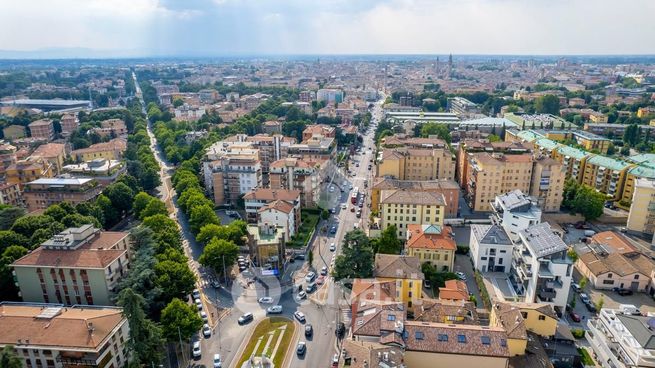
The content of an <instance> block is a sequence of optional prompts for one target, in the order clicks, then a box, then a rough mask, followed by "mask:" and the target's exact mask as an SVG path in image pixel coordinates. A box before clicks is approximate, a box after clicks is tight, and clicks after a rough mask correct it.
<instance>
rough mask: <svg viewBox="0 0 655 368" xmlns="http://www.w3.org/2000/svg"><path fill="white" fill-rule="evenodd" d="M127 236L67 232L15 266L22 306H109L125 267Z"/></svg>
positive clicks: (88, 227)
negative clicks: (26, 303) (30, 304)
mask: <svg viewBox="0 0 655 368" xmlns="http://www.w3.org/2000/svg"><path fill="white" fill-rule="evenodd" d="M129 236H130V234H129V233H125V232H114V231H101V230H99V229H96V228H94V227H93V226H92V225H83V226H81V227H77V228H68V229H66V230H64V231H62V232H61V233H59V234H57V235H55V236H53V237H52V238H50V239H49V240H46V241H45V242H43V243H42V244H41V246H40V247H38V248H37V249H35V250H33V251H32V252H31V253H29V254H27V255H25V256H23V257H22V258H20V259H18V260H16V261H15V262H14V263H12V264H11V266H12V267H13V269H14V277H15V280H16V285H17V286H18V288H19V290H20V295H21V297H22V298H23V300H24V301H28V302H37V303H51V302H56V303H60V304H66V305H74V304H86V305H111V304H113V297H114V296H115V292H116V287H117V286H118V283H119V282H120V280H121V279H122V278H123V277H124V276H125V275H126V274H127V270H128V269H129V264H130V248H131V244H130V239H129Z"/></svg>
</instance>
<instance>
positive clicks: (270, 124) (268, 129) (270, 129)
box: [262, 120, 282, 134]
mask: <svg viewBox="0 0 655 368" xmlns="http://www.w3.org/2000/svg"><path fill="white" fill-rule="evenodd" d="M262 130H263V131H264V134H280V133H282V123H281V122H279V121H277V120H269V121H265V122H264V124H262Z"/></svg>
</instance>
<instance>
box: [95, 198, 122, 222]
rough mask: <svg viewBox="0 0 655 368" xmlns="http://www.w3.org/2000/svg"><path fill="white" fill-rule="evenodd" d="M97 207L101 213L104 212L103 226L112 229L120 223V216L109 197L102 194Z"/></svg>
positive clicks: (97, 200) (97, 199) (97, 201)
mask: <svg viewBox="0 0 655 368" xmlns="http://www.w3.org/2000/svg"><path fill="white" fill-rule="evenodd" d="M96 205H97V206H98V208H99V209H100V211H102V218H103V219H104V222H103V225H104V227H105V228H110V227H111V226H113V225H114V224H116V223H118V221H119V220H120V215H119V213H118V211H117V210H116V208H114V206H113V205H112V204H111V200H109V198H107V196H105V195H104V194H100V195H99V196H98V198H96Z"/></svg>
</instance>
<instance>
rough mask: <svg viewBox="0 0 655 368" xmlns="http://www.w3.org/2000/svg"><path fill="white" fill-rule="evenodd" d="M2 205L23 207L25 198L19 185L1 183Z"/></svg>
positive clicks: (0, 202)
mask: <svg viewBox="0 0 655 368" xmlns="http://www.w3.org/2000/svg"><path fill="white" fill-rule="evenodd" d="M0 204H7V205H10V206H22V205H23V196H22V195H21V192H20V186H19V185H18V183H13V184H11V183H0Z"/></svg>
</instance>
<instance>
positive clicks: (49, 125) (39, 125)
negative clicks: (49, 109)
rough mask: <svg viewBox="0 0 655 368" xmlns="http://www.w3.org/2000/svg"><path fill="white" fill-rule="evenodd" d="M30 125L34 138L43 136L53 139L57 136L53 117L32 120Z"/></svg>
mask: <svg viewBox="0 0 655 368" xmlns="http://www.w3.org/2000/svg"><path fill="white" fill-rule="evenodd" d="M28 127H29V128H30V136H31V137H32V138H43V139H46V140H48V141H51V140H53V139H54V138H55V127H54V125H53V122H52V119H41V120H36V121H33V122H31V123H30V124H29V125H28Z"/></svg>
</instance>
